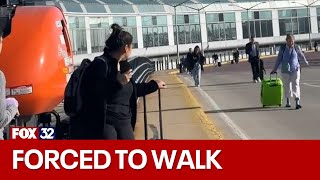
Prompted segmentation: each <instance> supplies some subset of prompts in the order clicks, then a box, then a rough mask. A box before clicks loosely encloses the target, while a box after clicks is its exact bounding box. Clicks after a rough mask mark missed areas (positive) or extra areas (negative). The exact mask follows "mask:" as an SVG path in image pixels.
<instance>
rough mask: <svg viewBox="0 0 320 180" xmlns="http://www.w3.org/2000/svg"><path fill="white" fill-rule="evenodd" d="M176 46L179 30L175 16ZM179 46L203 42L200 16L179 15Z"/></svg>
mask: <svg viewBox="0 0 320 180" xmlns="http://www.w3.org/2000/svg"><path fill="white" fill-rule="evenodd" d="M173 25H174V27H173V29H174V44H176V39H177V36H176V35H177V30H176V24H175V16H173ZM177 26H178V33H179V36H178V37H179V44H191V43H199V42H201V35H200V22H199V15H198V14H197V15H177Z"/></svg>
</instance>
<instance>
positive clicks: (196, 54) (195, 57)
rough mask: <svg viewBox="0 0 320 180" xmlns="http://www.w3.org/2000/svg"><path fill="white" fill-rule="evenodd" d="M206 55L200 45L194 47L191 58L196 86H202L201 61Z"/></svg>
mask: <svg viewBox="0 0 320 180" xmlns="http://www.w3.org/2000/svg"><path fill="white" fill-rule="evenodd" d="M203 58H204V57H203V56H202V54H201V52H200V48H199V46H196V47H195V48H194V51H193V54H192V60H191V68H192V76H193V79H194V83H195V86H196V87H200V82H201V62H202V59H203Z"/></svg>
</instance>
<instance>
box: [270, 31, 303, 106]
mask: <svg viewBox="0 0 320 180" xmlns="http://www.w3.org/2000/svg"><path fill="white" fill-rule="evenodd" d="M286 41H287V44H285V45H282V46H281V47H280V51H279V54H278V58H277V61H276V63H275V66H274V68H273V70H272V71H271V74H274V73H276V72H277V69H278V67H279V66H280V64H281V72H282V80H283V82H284V92H285V93H284V94H285V97H286V100H287V103H286V107H291V104H290V98H291V97H292V94H293V96H294V98H295V100H296V109H300V108H301V107H302V106H301V104H300V99H301V98H300V64H299V58H301V59H303V61H304V62H305V63H306V64H307V66H309V63H308V61H307V59H306V57H305V56H304V54H303V52H302V50H301V48H300V47H299V46H297V45H295V44H294V36H293V35H292V34H288V35H287V37H286Z"/></svg>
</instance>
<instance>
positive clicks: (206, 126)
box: [172, 74, 224, 140]
mask: <svg viewBox="0 0 320 180" xmlns="http://www.w3.org/2000/svg"><path fill="white" fill-rule="evenodd" d="M172 75H173V76H174V78H176V79H177V81H178V82H179V83H181V85H180V86H181V89H182V90H183V93H184V94H185V96H186V97H187V99H188V100H189V101H188V102H189V105H190V107H200V108H199V109H196V110H195V112H196V113H195V116H193V119H194V120H195V121H199V120H200V124H201V127H202V129H203V130H204V131H205V133H206V134H207V136H208V137H209V139H214V140H222V139H224V138H223V135H222V133H221V132H220V131H219V130H218V129H217V128H216V126H215V125H214V123H213V121H212V120H211V119H210V118H209V117H208V116H207V115H206V114H205V113H204V111H203V109H202V108H201V105H200V103H199V102H198V101H197V100H196V98H195V97H194V96H193V94H192V93H191V91H190V90H189V88H188V87H187V86H186V85H185V84H184V83H183V82H182V81H181V79H180V78H178V77H177V75H176V74H172Z"/></svg>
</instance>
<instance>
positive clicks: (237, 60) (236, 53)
mask: <svg viewBox="0 0 320 180" xmlns="http://www.w3.org/2000/svg"><path fill="white" fill-rule="evenodd" d="M233 57H234V61H235V62H236V64H238V63H239V50H238V48H237V49H236V50H235V51H234V53H233Z"/></svg>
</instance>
